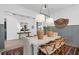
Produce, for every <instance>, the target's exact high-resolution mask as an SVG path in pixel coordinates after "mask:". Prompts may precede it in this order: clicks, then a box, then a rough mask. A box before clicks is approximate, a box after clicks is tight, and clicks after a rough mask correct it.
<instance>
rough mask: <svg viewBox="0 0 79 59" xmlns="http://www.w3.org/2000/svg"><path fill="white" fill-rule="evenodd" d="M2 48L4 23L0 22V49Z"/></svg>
mask: <svg viewBox="0 0 79 59" xmlns="http://www.w3.org/2000/svg"><path fill="white" fill-rule="evenodd" d="M3 48H4V25H3V24H0V49H3Z"/></svg>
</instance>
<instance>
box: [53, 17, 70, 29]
mask: <svg viewBox="0 0 79 59" xmlns="http://www.w3.org/2000/svg"><path fill="white" fill-rule="evenodd" d="M68 23H69V19H65V18H59V19H57V20H56V21H54V24H55V26H56V27H57V28H64V27H66V26H67V25H68Z"/></svg>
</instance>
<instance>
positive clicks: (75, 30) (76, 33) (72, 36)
mask: <svg viewBox="0 0 79 59" xmlns="http://www.w3.org/2000/svg"><path fill="white" fill-rule="evenodd" d="M53 31H56V32H58V33H59V35H61V36H63V37H64V38H65V42H66V43H67V44H70V45H74V46H78V47H79V25H70V26H67V27H65V28H62V29H58V28H56V27H53Z"/></svg>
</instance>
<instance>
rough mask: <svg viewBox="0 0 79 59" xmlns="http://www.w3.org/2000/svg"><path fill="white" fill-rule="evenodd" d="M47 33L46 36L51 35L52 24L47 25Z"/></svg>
mask: <svg viewBox="0 0 79 59" xmlns="http://www.w3.org/2000/svg"><path fill="white" fill-rule="evenodd" d="M47 35H48V37H51V36H53V26H47Z"/></svg>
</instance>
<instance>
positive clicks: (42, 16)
mask: <svg viewBox="0 0 79 59" xmlns="http://www.w3.org/2000/svg"><path fill="white" fill-rule="evenodd" d="M35 21H36V22H44V21H45V16H44V15H42V14H39V15H37V16H36V18H35Z"/></svg>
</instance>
